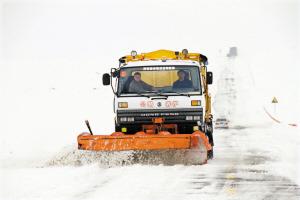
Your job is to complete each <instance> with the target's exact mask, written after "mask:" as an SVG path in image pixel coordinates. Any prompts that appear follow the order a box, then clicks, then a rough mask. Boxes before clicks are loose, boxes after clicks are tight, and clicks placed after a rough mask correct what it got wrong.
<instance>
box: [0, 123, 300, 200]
mask: <svg viewBox="0 0 300 200" xmlns="http://www.w3.org/2000/svg"><path fill="white" fill-rule="evenodd" d="M281 131H284V136H283V134H282V132H281ZM297 134H299V133H298V130H297V129H294V128H291V127H283V126H280V125H266V126H264V127H254V128H252V127H244V128H240V129H228V130H216V131H215V138H216V144H218V145H217V146H216V147H215V158H214V159H213V160H210V161H209V162H208V164H206V165H200V166H193V165H192V166H184V165H175V166H165V165H139V164H135V165H125V166H113V167H110V168H107V167H103V166H101V165H100V164H101V163H98V162H97V161H95V162H94V163H92V164H89V165H83V166H72V165H69V166H68V165H66V166H52V167H48V166H36V167H27V168H26V167H25V168H17V169H15V168H11V167H7V168H2V173H3V178H4V180H6V181H7V182H6V183H8V184H5V185H3V186H2V189H3V190H2V194H1V195H2V198H3V199H137V200H138V199H153V198H155V199H202V198H204V199H253V198H254V199H299V197H300V188H299V185H296V181H297V179H296V177H297V176H296V174H297V169H298V167H299V166H298V167H297V166H296V165H295V163H296V159H297V154H296V153H295V150H296V148H297V145H298V147H299V144H300V141H299V138H300V137H296V139H295V137H294V136H295V135H297ZM282 137H285V138H286V142H288V144H289V145H288V146H286V145H284V144H283V143H282ZM37 183H38V184H37ZM298 184H299V183H298Z"/></svg>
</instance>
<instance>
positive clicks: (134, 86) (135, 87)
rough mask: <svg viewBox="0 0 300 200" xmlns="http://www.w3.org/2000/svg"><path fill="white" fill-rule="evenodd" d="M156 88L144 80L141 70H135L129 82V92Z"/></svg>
mask: <svg viewBox="0 0 300 200" xmlns="http://www.w3.org/2000/svg"><path fill="white" fill-rule="evenodd" d="M152 90H154V88H153V87H152V86H151V85H149V84H147V83H145V82H144V81H142V79H141V73H140V72H135V73H134V75H133V80H132V81H131V83H130V84H129V90H128V91H129V92H130V93H141V92H146V91H152Z"/></svg>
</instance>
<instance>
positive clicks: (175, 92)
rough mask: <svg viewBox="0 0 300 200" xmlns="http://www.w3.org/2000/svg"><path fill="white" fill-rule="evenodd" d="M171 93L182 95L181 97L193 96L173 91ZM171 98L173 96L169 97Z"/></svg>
mask: <svg viewBox="0 0 300 200" xmlns="http://www.w3.org/2000/svg"><path fill="white" fill-rule="evenodd" d="M170 93H175V94H177V95H180V96H187V97H190V96H191V95H190V94H188V93H181V92H175V91H171V92H170ZM169 96H171V95H169Z"/></svg>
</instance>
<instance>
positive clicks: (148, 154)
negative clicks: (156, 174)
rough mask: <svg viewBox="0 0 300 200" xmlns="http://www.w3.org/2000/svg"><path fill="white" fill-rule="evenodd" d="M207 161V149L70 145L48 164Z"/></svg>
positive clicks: (182, 162) (118, 164)
mask: <svg viewBox="0 0 300 200" xmlns="http://www.w3.org/2000/svg"><path fill="white" fill-rule="evenodd" d="M206 162H207V150H206V148H205V147H202V148H200V149H180V150H143V151H114V152H112V151H87V150H78V149H72V147H68V148H65V149H63V150H62V151H61V152H60V153H58V154H57V155H55V156H54V157H53V158H51V159H50V160H48V161H46V163H45V164H44V166H43V167H46V166H82V165H89V164H98V165H99V166H100V167H103V168H109V167H116V166H124V165H132V164H146V165H148V164H150V165H157V164H163V165H175V164H184V165H195V164H204V163H206Z"/></svg>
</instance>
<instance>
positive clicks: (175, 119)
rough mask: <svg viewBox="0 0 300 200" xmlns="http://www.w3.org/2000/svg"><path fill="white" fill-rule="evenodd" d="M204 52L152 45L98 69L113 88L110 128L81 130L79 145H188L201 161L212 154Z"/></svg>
mask: <svg viewBox="0 0 300 200" xmlns="http://www.w3.org/2000/svg"><path fill="white" fill-rule="evenodd" d="M207 64H208V61H207V57H206V56H204V55H202V54H200V53H189V52H188V50H187V49H184V50H182V51H181V52H179V51H170V50H157V51H153V52H149V53H141V54H138V53H137V52H136V51H132V52H131V54H130V55H127V56H124V57H121V58H120V59H119V67H118V68H112V69H111V70H110V73H105V74H103V77H102V82H103V85H106V86H109V85H110V86H111V87H112V90H113V93H114V112H115V132H114V133H112V134H111V135H94V134H93V133H92V130H91V128H90V126H89V123H88V121H86V124H87V126H88V128H89V130H90V131H89V132H85V133H81V134H80V135H79V136H78V138H77V140H78V148H79V149H80V150H91V151H126V150H136V151H156V150H190V151H193V152H197V153H196V154H193V156H196V157H197V156H199V158H200V157H201V163H206V161H207V159H210V158H212V157H213V146H214V142H213V123H212V113H211V96H210V94H209V87H208V85H209V84H212V82H213V74H212V72H209V71H207V66H206V65H207Z"/></svg>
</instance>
